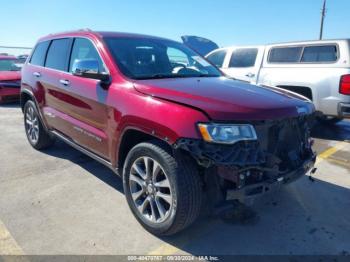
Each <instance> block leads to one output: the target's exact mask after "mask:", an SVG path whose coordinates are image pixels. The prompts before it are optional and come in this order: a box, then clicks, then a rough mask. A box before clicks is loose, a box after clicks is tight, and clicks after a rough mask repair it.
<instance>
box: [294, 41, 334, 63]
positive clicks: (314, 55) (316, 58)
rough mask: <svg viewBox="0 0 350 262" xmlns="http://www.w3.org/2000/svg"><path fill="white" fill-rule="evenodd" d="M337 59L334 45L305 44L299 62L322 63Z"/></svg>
mask: <svg viewBox="0 0 350 262" xmlns="http://www.w3.org/2000/svg"><path fill="white" fill-rule="evenodd" d="M337 59H338V55H337V46H336V45H322V46H306V47H305V48H304V52H303V56H302V58H301V62H304V63H312V62H314V63H322V62H335V61H337Z"/></svg>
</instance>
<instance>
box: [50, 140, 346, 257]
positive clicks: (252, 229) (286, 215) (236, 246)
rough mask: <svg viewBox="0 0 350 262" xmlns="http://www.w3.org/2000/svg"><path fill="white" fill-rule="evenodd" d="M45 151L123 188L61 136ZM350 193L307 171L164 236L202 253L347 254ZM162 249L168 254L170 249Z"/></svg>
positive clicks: (186, 250)
mask: <svg viewBox="0 0 350 262" xmlns="http://www.w3.org/2000/svg"><path fill="white" fill-rule="evenodd" d="M43 152H44V153H46V154H48V155H51V156H54V157H58V158H62V159H66V160H69V161H71V162H73V163H75V164H77V165H79V166H80V167H82V168H84V169H85V170H86V171H88V172H89V173H91V174H92V175H94V176H95V177H97V178H98V179H100V180H101V181H103V182H104V183H106V184H107V185H109V186H111V187H113V188H114V189H116V190H118V191H119V192H121V193H123V187H122V180H121V179H120V178H119V177H117V176H116V174H114V173H113V172H112V171H111V170H110V169H109V168H107V167H105V166H103V165H102V164H100V163H98V162H97V161H95V160H93V159H91V158H90V157H88V156H86V155H84V154H82V153H80V152H79V151H78V150H75V149H74V148H71V147H70V146H68V145H66V144H65V143H64V142H61V141H57V142H56V145H55V146H54V147H52V148H50V149H47V150H45V151H43ZM316 177H317V175H316ZM349 196H350V190H349V189H348V188H345V187H341V186H338V185H335V184H331V183H328V182H325V181H322V180H319V179H317V178H316V179H314V182H312V181H311V180H310V179H308V177H307V176H305V177H303V178H301V179H300V180H298V181H296V182H295V183H293V184H291V185H288V186H286V187H284V188H283V189H282V190H281V191H279V192H275V193H274V194H271V195H266V196H265V197H263V198H261V199H259V200H257V201H256V202H255V203H254V204H253V205H252V206H251V207H249V208H246V209H242V210H241V211H240V212H233V213H232V216H225V218H223V217H218V216H216V217H215V216H208V215H206V216H202V217H200V219H198V220H197V221H196V222H195V223H194V224H193V225H191V226H190V227H189V228H188V229H186V230H184V231H183V232H180V233H179V234H177V235H175V236H171V237H161V238H160V239H161V240H162V241H163V242H165V243H167V244H168V245H170V246H173V247H175V249H173V248H170V249H169V250H170V253H176V254H177V253H188V254H192V255H197V256H200V255H203V254H215V255H257V254H259V255H263V254H266V255H292V254H297V255H312V254H314V255H325V254H327V255H329V254H332V255H347V254H350V211H349V210H350V201H349V199H350V197H349ZM160 252H162V253H161V254H164V250H162V251H160ZM166 252H167V251H165V253H166ZM152 254H156V253H154V252H153V253H152Z"/></svg>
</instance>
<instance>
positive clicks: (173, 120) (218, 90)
mask: <svg viewBox="0 0 350 262" xmlns="http://www.w3.org/2000/svg"><path fill="white" fill-rule="evenodd" d="M21 106H22V109H23V112H24V125H25V131H26V134H27V137H28V141H29V143H30V144H31V145H32V146H33V147H34V148H35V149H43V148H46V147H48V146H50V145H52V144H53V142H54V140H55V139H56V138H57V139H61V140H63V141H65V142H66V143H68V144H69V145H71V146H73V147H74V148H76V149H78V150H80V151H82V152H83V153H85V154H87V155H89V156H90V157H92V158H94V159H96V160H98V161H100V162H101V163H103V164H104V165H106V166H108V167H109V168H111V169H112V170H113V171H115V173H116V174H118V175H120V176H121V177H122V178H123V185H124V192H125V196H126V199H127V202H128V204H129V206H130V209H131V211H132V212H133V214H134V215H135V217H136V218H137V220H138V221H139V222H140V223H141V224H142V226H144V227H145V228H146V229H147V230H148V231H150V232H152V233H154V234H157V235H170V234H174V233H176V232H178V231H180V230H182V229H184V228H185V227H186V226H188V225H190V224H191V223H192V222H193V221H195V219H196V218H197V216H198V214H199V213H200V210H201V207H202V206H203V205H206V206H208V205H209V203H210V205H212V206H215V205H219V204H220V203H227V200H235V201H245V200H247V199H250V198H254V197H257V196H259V195H261V194H263V193H265V192H267V191H272V189H274V188H276V187H279V186H280V185H281V184H285V183H288V182H291V181H292V180H295V179H296V178H298V177H300V176H302V175H304V174H305V173H306V172H308V171H310V169H311V168H312V167H313V165H314V162H315V155H314V153H313V151H312V149H311V140H310V138H309V123H310V121H312V115H313V112H314V107H313V105H312V103H311V102H309V101H308V100H305V99H303V98H302V97H300V96H298V95H296V94H293V93H290V92H288V91H283V90H279V89H276V90H273V91H272V90H271V89H269V88H265V87H260V86H254V85H250V84H248V83H244V82H241V81H236V80H232V79H228V78H226V77H225V76H223V75H222V73H221V72H220V71H219V70H218V69H217V68H215V67H214V66H213V65H211V64H210V63H209V62H208V61H206V60H205V59H204V58H202V57H201V56H200V55H198V54H197V53H196V52H194V51H193V50H192V49H190V48H188V47H186V46H184V45H183V44H181V43H178V42H175V41H171V40H167V39H163V38H158V37H151V36H144V35H136V34H126V33H115V32H91V31H77V32H70V33H61V34H54V35H49V36H46V37H44V38H41V39H40V40H39V41H38V43H37V45H36V47H35V48H34V51H33V52H32V54H31V56H30V58H29V59H27V62H26V64H25V65H24V66H23V69H22V85H21ZM229 202H232V201H229ZM233 202H234V201H233Z"/></svg>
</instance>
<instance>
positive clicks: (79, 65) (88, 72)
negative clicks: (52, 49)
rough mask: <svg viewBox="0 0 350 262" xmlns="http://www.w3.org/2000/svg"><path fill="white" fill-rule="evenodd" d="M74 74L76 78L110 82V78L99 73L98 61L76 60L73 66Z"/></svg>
mask: <svg viewBox="0 0 350 262" xmlns="http://www.w3.org/2000/svg"><path fill="white" fill-rule="evenodd" d="M72 74H73V75H75V76H80V77H86V78H92V79H98V80H101V81H102V82H103V83H105V84H106V83H108V82H110V76H109V75H108V74H106V73H100V72H99V63H98V61H97V60H96V59H81V60H79V59H76V60H75V61H74V62H73V65H72Z"/></svg>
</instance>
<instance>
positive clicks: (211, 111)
mask: <svg viewBox="0 0 350 262" xmlns="http://www.w3.org/2000/svg"><path fill="white" fill-rule="evenodd" d="M134 87H135V88H136V90H138V91H139V92H142V93H144V94H147V95H151V96H154V97H158V98H161V99H166V100H169V101H174V102H177V103H181V104H186V105H189V106H191V107H195V108H198V109H200V110H202V111H204V112H206V114H207V115H208V116H209V117H210V118H211V119H212V120H218V121H235V120H242V121H251V120H274V119H283V118H286V117H297V116H299V115H300V114H307V113H311V112H313V111H314V107H313V104H312V103H310V102H307V101H303V100H302V99H300V98H299V99H297V98H296V97H295V96H293V94H289V93H286V92H280V91H278V90H271V89H269V88H265V87H259V86H255V85H250V84H247V83H244V82H241V81H236V80H232V79H228V78H225V77H219V78H218V77H203V78H176V79H174V78H172V79H153V80H139V81H135V83H134Z"/></svg>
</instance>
